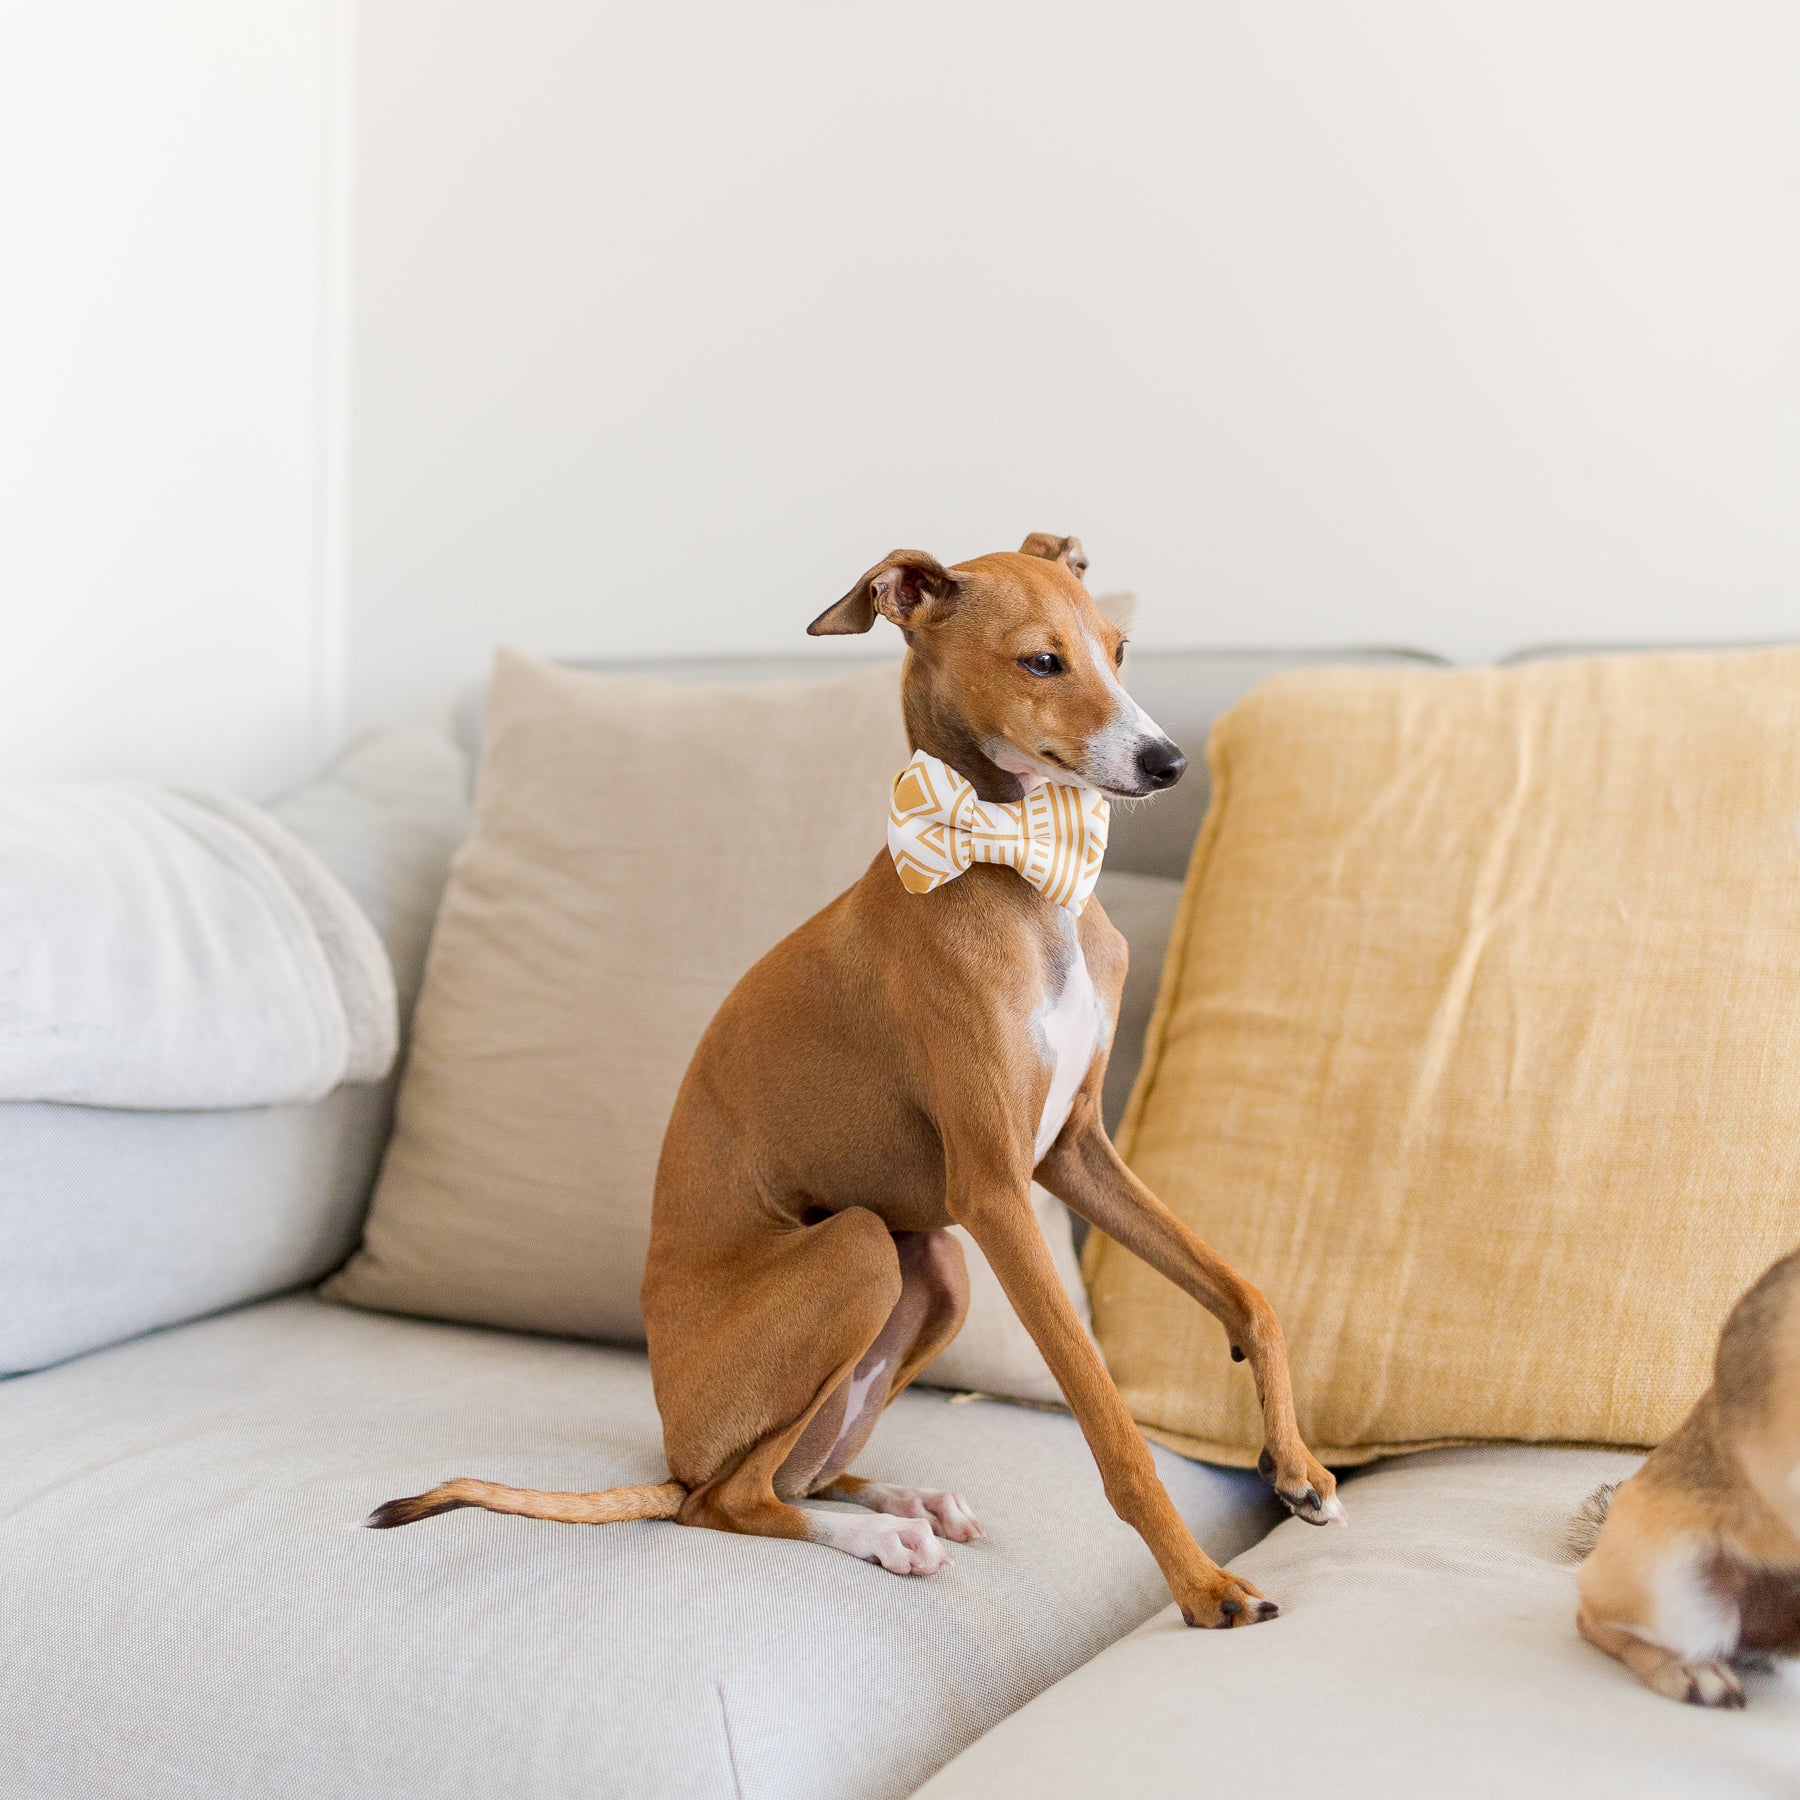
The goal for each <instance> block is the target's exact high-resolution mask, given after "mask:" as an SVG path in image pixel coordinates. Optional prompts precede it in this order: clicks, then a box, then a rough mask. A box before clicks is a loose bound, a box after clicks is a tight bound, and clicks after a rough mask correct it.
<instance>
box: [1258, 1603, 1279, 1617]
mask: <svg viewBox="0 0 1800 1800" xmlns="http://www.w3.org/2000/svg"><path fill="white" fill-rule="evenodd" d="M1280 1611H1281V1608H1280V1607H1279V1606H1277V1605H1276V1604H1275V1602H1274V1601H1273V1600H1259V1601H1258V1602H1257V1603H1256V1616H1257V1617H1258V1618H1259V1619H1273V1618H1275V1617H1276V1616H1277V1615H1278V1614H1279V1613H1280Z"/></svg>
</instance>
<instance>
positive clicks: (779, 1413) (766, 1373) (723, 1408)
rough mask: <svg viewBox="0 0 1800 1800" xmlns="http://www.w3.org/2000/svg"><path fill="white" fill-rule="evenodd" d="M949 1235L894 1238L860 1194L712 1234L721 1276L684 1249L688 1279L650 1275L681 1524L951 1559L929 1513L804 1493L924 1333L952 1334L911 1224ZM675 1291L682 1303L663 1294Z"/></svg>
mask: <svg viewBox="0 0 1800 1800" xmlns="http://www.w3.org/2000/svg"><path fill="white" fill-rule="evenodd" d="M941 1235H943V1234H938V1233H917V1234H915V1233H903V1234H901V1236H900V1238H899V1239H898V1240H897V1239H896V1238H895V1236H894V1235H893V1234H892V1233H890V1232H889V1230H888V1229H887V1227H886V1226H885V1225H884V1224H883V1223H882V1221H881V1220H880V1219H879V1218H877V1217H876V1216H875V1214H874V1213H872V1212H869V1211H867V1210H865V1209H863V1208H861V1207H851V1208H847V1209H846V1210H845V1211H843V1212H841V1213H837V1214H835V1215H833V1216H832V1217H830V1218H827V1219H825V1220H822V1221H821V1222H819V1223H818V1224H814V1225H802V1226H781V1227H776V1228H772V1229H770V1230H768V1231H766V1232H758V1233H756V1234H754V1235H753V1236H750V1237H746V1238H743V1239H739V1240H737V1241H735V1242H733V1243H732V1244H730V1245H729V1246H714V1247H713V1248H714V1251H715V1254H714V1255H713V1256H712V1257H711V1258H709V1259H708V1264H709V1265H710V1267H711V1268H712V1269H713V1270H715V1271H716V1277H715V1279H714V1280H709V1279H708V1278H707V1277H706V1275H705V1274H704V1273H702V1272H701V1269H700V1268H697V1267H696V1264H695V1263H694V1262H693V1261H689V1262H688V1264H687V1267H686V1271H685V1275H686V1279H685V1280H684V1282H683V1283H682V1285H681V1287H680V1289H679V1290H675V1289H674V1288H673V1287H672V1285H671V1286H658V1287H655V1288H653V1286H652V1284H651V1283H648V1282H646V1285H645V1298H646V1308H645V1317H646V1323H647V1325H648V1327H649V1335H650V1348H651V1366H652V1370H653V1372H654V1374H655V1380H656V1389H657V1402H658V1405H659V1407H660V1408H661V1410H662V1415H663V1438H664V1443H665V1446H666V1448H667V1450H668V1454H669V1468H670V1472H671V1473H672V1474H673V1476H674V1477H675V1479H676V1480H677V1481H678V1482H680V1483H681V1484H682V1485H683V1486H685V1487H686V1488H687V1489H688V1494H687V1497H686V1499H685V1500H684V1501H683V1502H682V1505H681V1509H680V1511H679V1512H678V1514H677V1515H676V1516H677V1518H678V1519H679V1520H680V1521H681V1522H682V1523H683V1524H687V1525H704V1526H708V1527H710V1528H712V1529H714V1530H718V1531H737V1532H746V1533H751V1534H753V1535H757V1536H762V1537H786V1538H802V1539H806V1540H808V1541H810V1542H813V1543H822V1544H828V1545H830V1546H832V1547H833V1548H836V1549H841V1550H845V1551H847V1552H848V1553H849V1554H851V1555H853V1556H858V1557H861V1558H863V1559H864V1560H866V1561H870V1562H879V1563H880V1564H881V1565H882V1566H883V1567H884V1568H887V1569H891V1570H893V1571H894V1572H895V1573H897V1574H920V1575H928V1574H933V1573H935V1572H936V1571H937V1570H938V1569H940V1568H942V1567H944V1566H945V1565H946V1564H947V1562H948V1561H949V1558H948V1556H947V1554H946V1553H945V1551H944V1549H943V1546H942V1545H941V1544H940V1543H939V1542H938V1541H937V1537H936V1535H935V1533H934V1532H933V1531H932V1530H931V1527H930V1524H929V1523H928V1522H927V1521H925V1520H920V1519H914V1518H893V1517H885V1516H876V1517H871V1516H868V1515H866V1514H845V1513H830V1512H816V1511H810V1510H807V1509H804V1508H801V1507H799V1506H796V1505H795V1504H794V1502H795V1501H796V1500H799V1499H802V1498H805V1497H808V1496H810V1495H812V1494H815V1493H816V1492H818V1490H819V1488H820V1487H821V1486H822V1485H828V1484H829V1481H830V1480H831V1479H832V1478H834V1477H835V1476H836V1474H837V1473H838V1472H839V1471H840V1470H841V1467H842V1464H843V1463H844V1462H847V1461H848V1460H849V1458H850V1457H851V1456H852V1455H854V1454H855V1452H856V1451H857V1450H858V1449H860V1448H861V1446H862V1444H863V1442H864V1441H865V1440H866V1439H867V1437H868V1433H869V1431H870V1430H872V1429H873V1426H874V1422H875V1419H876V1417H878V1416H879V1414H880V1411H881V1408H882V1407H883V1406H884V1405H886V1403H887V1400H888V1398H889V1397H890V1396H891V1394H892V1393H893V1392H895V1391H896V1390H897V1387H898V1386H899V1385H902V1384H903V1383H904V1382H905V1381H910V1380H911V1379H912V1376H913V1375H914V1374H916V1373H917V1371H918V1368H919V1367H921V1366H923V1360H924V1357H923V1355H922V1346H921V1343H920V1340H921V1338H924V1339H925V1340H926V1342H927V1343H930V1342H933V1341H936V1340H939V1339H941V1340H942V1341H944V1342H947V1341H948V1338H947V1337H945V1336H944V1335H943V1334H944V1333H945V1331H946V1329H948V1330H949V1331H950V1335H954V1328H953V1327H952V1326H949V1324H948V1321H947V1320H946V1319H945V1317H944V1313H945V1299H944V1296H943V1295H942V1294H941V1293H939V1292H936V1291H935V1290H933V1289H932V1288H931V1285H930V1284H922V1283H920V1282H919V1281H918V1280H917V1279H916V1278H914V1279H909V1275H914V1274H915V1272H916V1270H917V1269H918V1267H919V1266H920V1265H921V1264H922V1263H931V1264H933V1265H935V1264H936V1262H937V1260H938V1259H937V1257H936V1256H934V1255H931V1254H928V1253H922V1251H921V1248H920V1247H919V1246H917V1245H916V1244H915V1243H914V1242H913V1240H914V1239H915V1238H920V1237H925V1238H936V1237H939V1236H941ZM952 1248H954V1246H952ZM721 1251H723V1253H722V1254H721V1253H720V1252H721ZM958 1260H959V1262H960V1255H959V1258H958ZM704 1266H705V1265H702V1267H704ZM715 1281H716V1286H715ZM674 1291H679V1292H680V1294H681V1295H682V1312H681V1313H677V1312H676V1311H675V1309H674V1308H673V1307H670V1306H667V1305H664V1304H661V1303H660V1301H661V1295H662V1294H664V1293H668V1292H674ZM963 1292H964V1293H966V1286H965V1287H964V1289H963ZM689 1308H692V1309H693V1314H692V1316H691V1317H690V1316H686V1315H687V1309H689ZM956 1323H960V1312H958V1313H957V1317H956ZM938 1347H941V1342H940V1343H938ZM933 1353H935V1352H933Z"/></svg>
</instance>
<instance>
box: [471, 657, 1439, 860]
mask: <svg viewBox="0 0 1800 1800" xmlns="http://www.w3.org/2000/svg"><path fill="white" fill-rule="evenodd" d="M881 660H891V658H883V657H881V656H879V655H878V654H871V653H862V652H855V653H851V654H844V653H842V652H838V653H836V654H833V653H831V652H828V651H826V650H824V649H823V648H821V649H819V650H816V651H814V652H813V653H812V654H810V655H808V654H804V653H803V654H799V655H794V656H746V657H734V658H724V657H684V658H673V659H669V660H665V661H660V662H640V663H621V662H612V661H583V660H579V659H575V660H572V661H571V662H570V664H569V666H570V667H572V668H579V669H607V670H611V671H613V672H615V673H622V674H640V675H659V676H662V677H663V678H664V679H666V680H671V681H765V680H766V681H794V680H804V679H806V677H808V676H817V677H821V678H822V677H824V676H826V675H830V674H834V673H836V672H837V671H839V670H841V669H843V668H845V667H846V666H851V665H854V664H856V663H858V662H871V661H881ZM1339 663H1347V664H1355V665H1359V666H1362V667H1371V666H1373V667H1417V666H1419V665H1421V664H1423V665H1426V666H1434V665H1435V666H1446V665H1444V663H1443V659H1442V658H1441V657H1437V656H1432V655H1430V654H1428V653H1427V652H1425V651H1422V650H1333V649H1323V650H1132V651H1130V652H1128V653H1127V656H1126V661H1125V685H1126V686H1127V687H1128V688H1130V690H1131V692H1132V693H1133V695H1134V696H1135V697H1136V698H1137V699H1138V700H1139V701H1140V702H1141V703H1142V705H1143V707H1144V709H1145V711H1147V712H1148V713H1149V714H1150V716H1151V717H1152V718H1153V719H1155V720H1156V722H1157V724H1159V725H1160V726H1161V727H1162V728H1163V730H1164V731H1166V732H1168V734H1169V735H1170V736H1171V737H1172V738H1174V740H1175V741H1176V743H1178V744H1180V745H1181V747H1182V748H1183V749H1184V750H1185V751H1186V752H1187V754H1188V772H1187V774H1186V776H1184V777H1183V779H1182V780H1181V782H1180V783H1179V784H1178V785H1177V786H1175V787H1174V788H1171V789H1170V791H1169V792H1168V793H1166V794H1162V795H1159V796H1158V797H1157V798H1156V799H1155V800H1154V801H1152V802H1150V803H1148V804H1145V805H1141V806H1116V807H1114V808H1113V815H1112V828H1111V831H1110V834H1109V838H1108V845H1107V852H1106V866H1107V868H1108V869H1110V870H1113V871H1115V872H1117V871H1126V872H1129V873H1134V874H1138V875H1163V876H1168V877H1172V878H1173V879H1175V880H1177V881H1179V880H1180V879H1181V877H1182V876H1183V875H1185V874H1186V873H1187V865H1188V856H1189V855H1190V853H1191V852H1192V850H1193V848H1194V839H1195V838H1196V837H1197V836H1198V835H1199V831H1200V821H1201V820H1202V819H1203V818H1204V817H1205V816H1206V802H1207V798H1208V796H1209V794H1210V792H1211V789H1210V785H1209V783H1208V781H1207V775H1206V740H1207V736H1208V734H1209V733H1210V732H1211V730H1212V722H1213V720H1214V719H1215V718H1216V717H1217V716H1218V715H1219V714H1220V713H1221V712H1223V711H1224V710H1225V708H1226V707H1228V706H1229V705H1230V704H1231V703H1232V702H1233V701H1234V700H1236V699H1238V698H1240V697H1241V696H1242V695H1244V694H1246V693H1248V692H1249V690H1250V689H1251V688H1253V687H1254V686H1255V685H1256V684H1257V682H1259V681H1261V680H1262V679H1263V678H1264V677H1265V676H1268V675H1276V674H1279V673H1280V672H1281V671H1282V670H1283V669H1304V668H1312V667H1315V666H1318V665H1320V664H1339ZM485 691H486V690H485V688H473V689H471V690H470V691H469V692H468V693H466V694H464V695H463V696H462V697H461V699H460V700H459V701H458V703H457V707H456V723H455V735H456V739H457V742H458V743H460V744H461V745H462V746H463V748H464V749H465V750H467V751H468V752H469V756H470V761H471V765H472V764H473V763H475V762H476V761H478V760H479V750H480V743H481V708H482V700H483V695H484V694H485ZM880 827H881V821H880V820H875V821H873V822H872V823H871V826H870V831H871V840H870V841H871V842H872V843H879V842H880V835H879V833H880Z"/></svg>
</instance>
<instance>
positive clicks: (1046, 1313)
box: [949, 1163, 1280, 1627]
mask: <svg viewBox="0 0 1800 1800" xmlns="http://www.w3.org/2000/svg"><path fill="white" fill-rule="evenodd" d="M949 1206H950V1214H951V1217H952V1218H954V1219H956V1220H957V1221H958V1223H960V1224H962V1225H965V1226H967V1228H968V1230H969V1232H970V1234H971V1235H972V1236H973V1237H974V1239H975V1241H976V1243H978V1244H979V1245H980V1246H981V1249H982V1252H983V1254H984V1255H985V1256H986V1257H987V1259H988V1261H989V1263H991V1264H992V1265H993V1269H994V1273H995V1274H996V1275H997V1276H998V1277H999V1278H1000V1285H1001V1287H1003V1288H1004V1289H1005V1290H1006V1297H1007V1299H1008V1300H1009V1301H1011V1303H1012V1307H1013V1310H1014V1311H1015V1312H1016V1313H1017V1314H1018V1315H1019V1318H1020V1320H1021V1321H1022V1322H1023V1323H1024V1325H1025V1328H1026V1330H1027V1331H1029V1332H1030V1333H1031V1337H1032V1341H1033V1342H1034V1343H1035V1344H1036V1345H1037V1347H1038V1349H1039V1350H1040V1351H1041V1352H1042V1353H1043V1357H1044V1361H1045V1362H1046V1363H1048V1364H1049V1366H1050V1373H1051V1374H1052V1375H1054V1376H1055V1377H1056V1383H1057V1386H1058V1387H1060V1388H1061V1389H1062V1392H1063V1396H1064V1398H1065V1399H1066V1400H1067V1401H1068V1403H1069V1409H1070V1410H1071V1411H1072V1412H1073V1413H1074V1415H1075V1419H1076V1422H1077V1423H1078V1424H1079V1425H1080V1426H1081V1430H1082V1435H1083V1436H1084V1437H1085V1438H1086V1439H1087V1441H1088V1447H1089V1449H1091V1450H1092V1451H1093V1453H1094V1461H1095V1462H1096V1463H1098V1464H1099V1466H1100V1479H1101V1482H1102V1484H1103V1485H1104V1487H1105V1489H1106V1497H1107V1499H1108V1500H1109V1501H1110V1502H1111V1503H1112V1508H1113V1511H1114V1512H1116V1513H1117V1514H1118V1515H1119V1517H1120V1518H1122V1519H1123V1520H1124V1521H1125V1523H1126V1524H1128V1525H1129V1526H1131V1527H1132V1529H1133V1530H1135V1531H1136V1532H1137V1534H1138V1535H1139V1536H1140V1537H1141V1538H1142V1539H1143V1540H1144V1542H1145V1544H1146V1545H1148V1546H1149V1549H1150V1554H1151V1555H1152V1556H1154V1557H1155V1558H1156V1561H1157V1566H1158V1567H1159V1568H1160V1569H1161V1570H1162V1572H1163V1579H1164V1580H1165V1581H1166V1582H1167V1583H1168V1584H1169V1591H1170V1593H1171V1594H1173V1596H1174V1598H1175V1603H1176V1604H1177V1605H1178V1606H1179V1607H1180V1608H1181V1616H1182V1617H1183V1618H1184V1619H1185V1620H1186V1621H1187V1622H1188V1624H1190V1625H1199V1626H1209V1627H1220V1626H1225V1627H1230V1626H1241V1625H1255V1624H1258V1623H1260V1622H1261V1621H1262V1620H1264V1619H1272V1618H1273V1617H1274V1616H1275V1614H1276V1613H1277V1612H1278V1611H1279V1610H1280V1608H1278V1607H1277V1606H1276V1604H1275V1602H1274V1601H1273V1600H1270V1599H1267V1598H1266V1597H1265V1596H1264V1595H1263V1594H1262V1593H1261V1591H1260V1590H1259V1589H1257V1588H1256V1587H1255V1586H1254V1585H1253V1584H1252V1583H1250V1582H1248V1581H1246V1580H1244V1578H1243V1577H1242V1576H1239V1575H1232V1574H1228V1573H1227V1572H1226V1571H1225V1570H1224V1569H1221V1568H1220V1567H1219V1565H1218V1564H1217V1563H1215V1562H1214V1561H1213V1560H1212V1558H1211V1557H1209V1556H1208V1555H1207V1554H1206V1552H1205V1551H1204V1550H1202V1549H1201V1548H1200V1546H1199V1545H1198V1544H1197V1543H1195V1542H1194V1535H1193V1533H1192V1532H1191V1531H1189V1530H1188V1528H1187V1525H1186V1523H1185V1522H1184V1521H1183V1519H1182V1517H1181V1514H1180V1513H1178V1512H1177V1511H1176V1510H1175V1503H1174V1502H1173V1501H1172V1500H1171V1499H1170V1498H1169V1496H1168V1492H1167V1490H1166V1489H1165V1488H1164V1487H1163V1484H1162V1481H1161V1480H1160V1478H1159V1477H1158V1475H1157V1473H1156V1463H1155V1460H1154V1459H1153V1458H1152V1456H1151V1454H1150V1447H1149V1445H1148V1444H1146V1443H1145V1442H1144V1439H1143V1436H1142V1434H1141V1433H1140V1432H1139V1431H1138V1428H1137V1422H1136V1421H1135V1420H1134V1419H1133V1418H1132V1416H1131V1414H1130V1412H1129V1411H1128V1410H1127V1408H1126V1405H1125V1402H1124V1401H1123V1400H1122V1399H1121V1398H1120V1397H1119V1390H1118V1389H1117V1388H1116V1387H1114V1386H1113V1383H1112V1377H1111V1376H1110V1375H1108V1374H1107V1372H1106V1365H1105V1363H1103V1362H1102V1361H1101V1360H1100V1352H1099V1351H1098V1350H1097V1349H1096V1348H1095V1346H1094V1340H1093V1339H1092V1338H1091V1337H1089V1336H1088V1334H1087V1332H1086V1331H1085V1330H1084V1329H1083V1327H1082V1324H1081V1320H1080V1319H1079V1318H1078V1317H1077V1316H1076V1312H1075V1308H1074V1306H1073V1305H1072V1304H1071V1303H1070V1300H1069V1296H1068V1293H1067V1291H1066V1290H1065V1289H1064V1287H1063V1284H1062V1279H1061V1277H1060V1276H1058V1274H1057V1272H1056V1265H1055V1263H1054V1262H1052V1261H1051V1259H1050V1249H1049V1246H1048V1245H1047V1244H1046V1243H1045V1242H1044V1234H1043V1232H1042V1231H1041V1230H1040V1229H1039V1226H1038V1222H1037V1215H1036V1214H1035V1213H1034V1212H1033V1211H1032V1207H1031V1184H1030V1178H1029V1175H1028V1174H1027V1175H1026V1176H1025V1177H1024V1178H1022V1179H1018V1178H1015V1179H1011V1180H1008V1179H1007V1178H1006V1177H1004V1176H998V1175H994V1174H990V1175H988V1177H987V1178H986V1179H985V1180H983V1179H975V1180H968V1179H967V1178H965V1179H962V1180H959V1179H958V1172H957V1169H956V1167H955V1164H954V1163H953V1164H952V1171H951V1179H950V1187H949Z"/></svg>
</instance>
